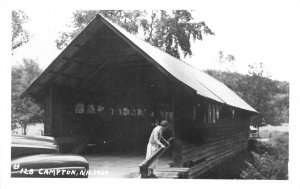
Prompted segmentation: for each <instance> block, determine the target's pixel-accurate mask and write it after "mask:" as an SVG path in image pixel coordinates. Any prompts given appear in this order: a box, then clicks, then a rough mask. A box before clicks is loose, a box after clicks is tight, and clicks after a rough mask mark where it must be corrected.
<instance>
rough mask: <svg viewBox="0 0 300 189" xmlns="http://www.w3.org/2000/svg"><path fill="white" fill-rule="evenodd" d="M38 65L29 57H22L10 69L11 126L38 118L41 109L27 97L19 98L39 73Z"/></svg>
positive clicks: (41, 111)
mask: <svg viewBox="0 0 300 189" xmlns="http://www.w3.org/2000/svg"><path fill="white" fill-rule="evenodd" d="M41 72H42V71H41V69H40V68H39V65H38V64H37V63H36V62H35V61H34V60H31V59H23V64H20V65H16V66H13V67H12V69H11V78H12V83H11V86H12V89H11V98H12V99H11V101H12V103H11V127H12V129H13V128H16V127H18V126H23V127H24V126H26V124H27V123H28V122H30V121H32V119H36V120H39V119H41V117H42V114H43V110H42V109H41V108H40V107H39V106H38V105H37V104H35V103H34V102H33V101H32V100H31V99H30V98H29V97H26V98H24V99H21V98H20V95H21V93H22V92H23V91H24V90H25V89H26V88H27V87H28V86H29V85H30V84H31V83H32V82H33V81H34V80H35V79H36V78H37V77H38V76H39V75H40V74H41Z"/></svg>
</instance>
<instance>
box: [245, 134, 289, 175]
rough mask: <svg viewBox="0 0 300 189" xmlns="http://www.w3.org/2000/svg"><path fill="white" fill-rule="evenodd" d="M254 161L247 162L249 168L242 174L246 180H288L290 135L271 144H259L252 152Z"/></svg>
mask: <svg viewBox="0 0 300 189" xmlns="http://www.w3.org/2000/svg"><path fill="white" fill-rule="evenodd" d="M252 155H253V161H252V162H249V161H246V164H247V167H246V168H245V169H244V170H242V173H241V174H240V177H241V178H244V179H277V180H285V179H288V161H289V157H288V133H284V134H282V135H280V136H278V137H276V138H274V139H272V140H271V141H270V142H269V143H260V142H258V143H257V148H256V149H255V150H254V151H252Z"/></svg>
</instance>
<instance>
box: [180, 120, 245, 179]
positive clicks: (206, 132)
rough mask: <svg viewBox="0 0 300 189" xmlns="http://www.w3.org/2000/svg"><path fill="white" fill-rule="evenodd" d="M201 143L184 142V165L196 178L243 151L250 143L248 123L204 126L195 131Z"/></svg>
mask: <svg viewBox="0 0 300 189" xmlns="http://www.w3.org/2000/svg"><path fill="white" fill-rule="evenodd" d="M195 131H196V133H197V134H198V136H199V142H198V144H197V142H193V143H191V142H182V165H183V166H186V167H190V168H191V169H190V172H189V178H195V177H197V176H199V175H201V174H202V173H204V172H205V171H207V170H208V169H210V168H212V167H213V166H215V165H217V164H219V163H221V162H223V161H224V160H226V159H228V158H229V157H232V156H234V155H236V154H237V153H238V152H240V151H242V150H243V149H245V148H246V146H247V141H248V121H236V122H231V123H230V122H228V123H218V124H210V125H205V126H202V127H201V128H198V129H195Z"/></svg>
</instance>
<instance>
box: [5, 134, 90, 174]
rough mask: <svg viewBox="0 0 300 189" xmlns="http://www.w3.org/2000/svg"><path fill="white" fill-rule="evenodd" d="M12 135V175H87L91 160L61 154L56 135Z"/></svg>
mask: <svg viewBox="0 0 300 189" xmlns="http://www.w3.org/2000/svg"><path fill="white" fill-rule="evenodd" d="M11 139H12V142H11V177H54V178H68V177H70V178H87V177H88V171H89V164H88V161H87V160H86V159H85V158H84V157H82V156H79V155H69V154H59V146H58V144H57V142H56V141H55V139H54V138H53V137H48V136H24V135H12V138H11Z"/></svg>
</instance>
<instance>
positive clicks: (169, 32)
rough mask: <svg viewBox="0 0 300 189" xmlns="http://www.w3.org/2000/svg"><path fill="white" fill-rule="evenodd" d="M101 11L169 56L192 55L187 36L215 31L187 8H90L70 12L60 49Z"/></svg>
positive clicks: (59, 41)
mask: <svg viewBox="0 0 300 189" xmlns="http://www.w3.org/2000/svg"><path fill="white" fill-rule="evenodd" d="M97 13H101V14H102V15H104V16H105V17H107V18H108V19H110V20H111V21H113V22H115V23H117V24H118V25H120V26H121V27H123V28H124V29H126V30H127V31H128V32H129V33H132V34H140V32H141V31H142V35H143V38H144V40H145V41H146V42H149V43H151V44H152V45H154V46H156V47H158V48H160V49H162V50H164V51H165V52H167V53H169V54H170V55H172V56H175V57H177V58H180V54H181V53H183V55H184V56H187V55H192V51H191V42H190V40H191V39H193V40H202V36H203V34H209V35H214V33H213V32H212V31H211V29H210V28H209V27H208V26H207V25H206V24H205V22H193V17H192V14H191V12H190V11H187V10H173V11H164V10H153V11H151V12H149V11H139V10H134V11H125V10H100V11H96V10H90V11H75V12H74V13H73V26H72V27H73V28H74V30H73V31H71V32H62V33H61V35H60V37H59V39H58V40H56V43H57V47H58V48H59V49H62V48H64V47H65V46H66V45H67V44H68V43H69V42H70V41H71V40H72V39H73V38H74V37H75V36H77V35H78V34H79V33H80V31H82V29H83V28H84V27H85V26H86V25H87V24H88V23H89V22H90V21H91V20H92V18H94V16H95V15H96V14H97Z"/></svg>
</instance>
